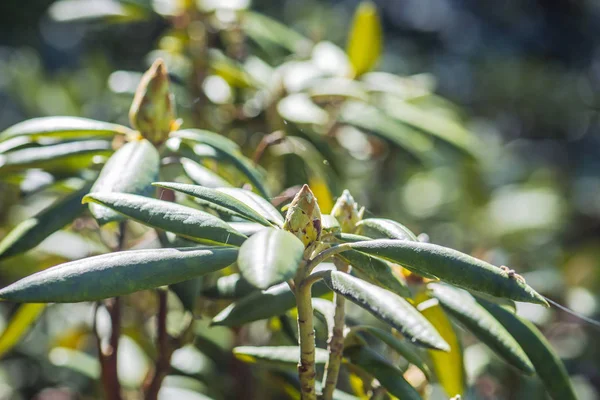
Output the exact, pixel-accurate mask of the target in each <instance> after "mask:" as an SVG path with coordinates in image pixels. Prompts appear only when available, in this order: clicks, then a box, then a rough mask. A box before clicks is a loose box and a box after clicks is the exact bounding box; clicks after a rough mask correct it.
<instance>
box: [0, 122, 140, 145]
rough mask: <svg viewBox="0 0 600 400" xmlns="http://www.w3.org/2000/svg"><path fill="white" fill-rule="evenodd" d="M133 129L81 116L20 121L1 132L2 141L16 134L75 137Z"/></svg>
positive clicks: (41, 136) (55, 137)
mask: <svg viewBox="0 0 600 400" xmlns="http://www.w3.org/2000/svg"><path fill="white" fill-rule="evenodd" d="M130 132H132V131H131V129H129V128H127V127H125V126H122V125H117V124H111V123H108V122H101V121H95V120H93V119H87V118H79V117H43V118H34V119H29V120H27V121H23V122H20V123H18V124H16V125H13V126H11V127H10V128H8V129H6V130H5V131H4V132H2V133H0V141H4V140H7V139H10V138H13V137H16V136H27V137H29V138H31V140H37V139H41V138H54V139H73V138H81V137H86V136H114V135H116V134H127V133H130Z"/></svg>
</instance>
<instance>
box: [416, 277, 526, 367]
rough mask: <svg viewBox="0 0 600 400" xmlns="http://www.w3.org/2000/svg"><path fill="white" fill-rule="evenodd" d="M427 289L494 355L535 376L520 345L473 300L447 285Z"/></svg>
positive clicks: (471, 297) (434, 285) (461, 291)
mask: <svg viewBox="0 0 600 400" xmlns="http://www.w3.org/2000/svg"><path fill="white" fill-rule="evenodd" d="M428 288H429V289H430V290H431V291H432V294H433V296H434V297H435V298H436V299H438V300H439V302H440V304H441V305H442V306H443V307H444V309H445V310H446V311H447V312H448V313H449V314H450V315H451V316H453V317H454V318H455V319H456V320H458V321H459V322H460V323H461V324H462V325H463V326H464V327H465V328H467V329H468V330H469V331H471V332H472V333H473V334H474V335H475V336H477V338H479V340H481V341H482V342H483V343H485V344H487V345H488V346H489V347H490V348H491V349H492V350H494V351H495V352H496V354H498V355H499V356H500V357H502V358H503V359H505V360H506V361H507V362H508V363H510V364H512V365H513V366H515V367H516V368H518V369H520V370H521V371H523V372H525V373H527V374H533V373H534V372H535V370H534V368H533V365H532V364H531V361H529V359H528V358H527V355H525V352H524V351H523V349H522V348H521V346H519V343H517V341H516V340H515V339H514V338H513V337H512V336H511V335H510V333H508V331H507V330H506V329H504V327H503V326H502V325H501V324H500V323H499V322H498V321H496V319H495V318H494V317H493V316H492V315H491V314H490V313H489V312H487V311H486V310H485V309H484V308H483V307H481V306H480V305H479V304H478V303H477V302H476V301H475V299H474V298H473V296H471V295H470V294H469V293H467V292H465V291H464V290H461V289H457V288H453V287H451V286H449V285H441V284H436V283H430V284H429V285H428Z"/></svg>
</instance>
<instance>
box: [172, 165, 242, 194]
mask: <svg viewBox="0 0 600 400" xmlns="http://www.w3.org/2000/svg"><path fill="white" fill-rule="evenodd" d="M179 161H180V162H181V165H182V166H183V170H184V171H185V174H186V175H187V176H188V177H189V178H190V179H191V180H192V181H194V183H195V184H197V185H202V186H205V187H209V188H213V189H216V188H219V187H229V186H231V185H230V184H229V182H227V181H226V180H225V179H223V178H221V177H220V176H219V175H217V174H215V173H214V172H213V171H211V170H210V169H208V168H206V167H204V166H202V165H200V164H198V163H197V162H195V161H192V160H190V159H189V158H182V159H181V160H179Z"/></svg>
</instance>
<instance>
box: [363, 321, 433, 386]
mask: <svg viewBox="0 0 600 400" xmlns="http://www.w3.org/2000/svg"><path fill="white" fill-rule="evenodd" d="M354 329H356V330H357V331H358V332H360V331H363V332H367V333H369V334H371V335H373V336H375V337H376V338H377V339H379V340H381V341H382V342H384V343H385V344H387V345H388V346H389V347H390V348H392V349H393V350H394V351H396V352H397V353H398V354H400V355H401V356H402V357H404V358H405V359H406V361H408V362H409V363H411V364H413V365H414V366H415V367H417V368H419V369H420V370H421V371H423V373H424V374H425V376H426V377H427V380H431V371H430V370H429V367H428V366H427V364H426V363H425V362H424V361H423V359H422V358H421V356H420V355H419V354H418V353H417V352H416V351H415V350H413V349H412V348H411V347H410V346H409V345H408V344H406V343H405V342H404V340H402V339H400V338H398V337H396V336H394V335H393V334H392V333H390V332H388V331H384V330H383V329H379V328H375V327H372V326H367V325H361V326H358V327H354Z"/></svg>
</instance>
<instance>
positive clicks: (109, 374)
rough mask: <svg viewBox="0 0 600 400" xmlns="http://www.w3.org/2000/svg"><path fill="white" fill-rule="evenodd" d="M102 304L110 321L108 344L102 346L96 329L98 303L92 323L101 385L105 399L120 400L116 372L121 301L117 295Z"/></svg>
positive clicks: (119, 387)
mask: <svg viewBox="0 0 600 400" xmlns="http://www.w3.org/2000/svg"><path fill="white" fill-rule="evenodd" d="M104 304H105V307H106V309H107V310H108V314H109V315H110V322H111V333H110V338H109V342H108V346H102V339H101V338H100V335H99V334H98V331H97V329H96V319H97V312H98V309H99V307H100V304H99V303H96V308H95V310H94V324H93V325H94V326H93V329H94V333H95V335H96V344H97V346H98V358H99V360H100V369H101V373H102V386H103V389H104V396H105V398H106V399H108V400H121V385H120V384H119V375H118V373H117V352H118V350H119V335H120V331H121V301H120V300H119V298H118V297H115V298H112V299H108V300H106V301H105V302H104Z"/></svg>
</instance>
